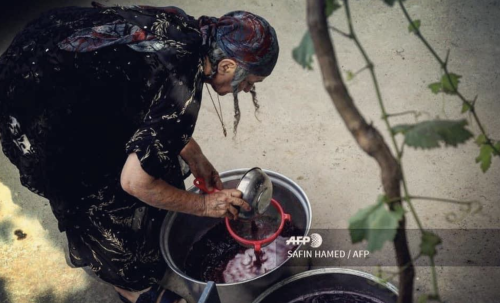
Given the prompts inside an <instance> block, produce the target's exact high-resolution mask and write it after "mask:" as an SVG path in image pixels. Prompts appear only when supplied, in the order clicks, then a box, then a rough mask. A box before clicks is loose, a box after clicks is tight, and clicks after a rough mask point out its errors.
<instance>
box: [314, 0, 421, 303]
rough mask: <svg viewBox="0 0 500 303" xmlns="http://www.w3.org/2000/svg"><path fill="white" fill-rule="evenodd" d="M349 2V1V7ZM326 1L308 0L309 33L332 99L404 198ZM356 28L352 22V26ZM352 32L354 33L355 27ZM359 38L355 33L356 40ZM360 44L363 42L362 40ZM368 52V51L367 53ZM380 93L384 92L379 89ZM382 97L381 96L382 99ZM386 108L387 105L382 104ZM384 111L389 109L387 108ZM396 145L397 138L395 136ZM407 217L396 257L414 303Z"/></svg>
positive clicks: (405, 295)
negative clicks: (349, 71)
mask: <svg viewBox="0 0 500 303" xmlns="http://www.w3.org/2000/svg"><path fill="white" fill-rule="evenodd" d="M347 3H348V2H347V1H346V6H347V5H348V4H347ZM324 7H325V2H324V0H308V1H307V24H308V27H309V32H310V34H311V38H312V41H313V44H314V49H315V52H316V56H317V59H318V62H319V66H320V69H321V73H322V76H323V83H324V86H325V89H326V91H327V92H328V94H329V96H330V99H331V101H332V103H333V105H334V106H335V108H336V109H337V111H338V113H339V114H340V116H341V118H342V120H343V121H344V123H345V125H346V127H347V129H348V130H349V131H350V132H351V134H352V136H353V137H354V138H355V139H356V142H357V143H358V145H359V146H360V147H361V149H363V151H365V152H366V153H367V154H368V155H370V156H371V157H373V158H374V159H375V161H377V163H378V165H379V166H380V170H381V178H382V185H383V187H384V191H385V193H386V195H387V197H388V198H389V199H390V198H395V197H401V190H400V183H401V176H402V174H401V167H400V163H399V161H398V159H396V158H395V157H394V156H393V154H392V153H391V150H390V148H389V146H388V145H387V144H386V142H385V141H384V138H383V137H382V135H381V134H380V133H379V132H378V130H377V129H376V128H375V127H373V126H372V125H371V124H369V123H367V122H366V120H365V118H364V117H363V116H362V115H361V113H360V112H359V110H358V109H357V107H356V106H355V105H354V101H353V100H352V98H351V96H350V95H349V92H348V91H347V88H346V86H345V84H344V82H343V80H342V76H341V72H340V68H339V65H338V63H337V59H336V55H335V50H334V44H333V43H332V40H331V37H330V33H329V27H328V23H327V20H326V16H325V12H324ZM350 28H351V29H352V25H351V26H350ZM350 34H351V35H352V34H353V31H352V30H351V32H350ZM354 38H355V37H354V36H353V39H354ZM358 43H359V42H358ZM365 55H366V54H365ZM367 65H368V66H369V69H370V71H371V73H372V74H373V64H371V61H368V63H367ZM377 92H378V95H379V96H380V91H377ZM379 100H381V99H379ZM381 106H382V107H383V104H381ZM384 114H386V113H385V109H384ZM392 140H393V144H395V143H396V142H395V139H394V137H393V138H392ZM398 204H399V206H400V205H401V202H399V203H398V202H395V203H392V204H391V205H390V207H391V208H394V207H396V206H397V205H398ZM405 225H406V220H405V217H404V216H403V218H402V219H401V220H400V221H399V226H398V229H397V231H396V236H395V238H394V240H393V243H394V247H395V250H396V260H397V264H398V267H399V268H403V267H404V266H405V265H407V264H409V265H407V267H405V268H404V270H403V271H402V273H401V275H400V279H399V291H400V295H399V297H398V302H400V303H403V302H404V303H411V302H413V295H412V294H413V284H414V276H415V268H414V266H413V263H412V260H411V254H410V250H409V247H408V241H407V238H406V230H405Z"/></svg>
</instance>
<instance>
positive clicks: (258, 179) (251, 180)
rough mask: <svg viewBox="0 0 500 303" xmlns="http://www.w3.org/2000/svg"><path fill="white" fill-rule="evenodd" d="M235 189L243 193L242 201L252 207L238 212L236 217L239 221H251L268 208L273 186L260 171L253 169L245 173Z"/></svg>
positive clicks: (267, 177)
mask: <svg viewBox="0 0 500 303" xmlns="http://www.w3.org/2000/svg"><path fill="white" fill-rule="evenodd" d="M236 188H237V189H238V190H239V191H241V192H242V193H243V196H242V199H243V200H245V201H247V202H248V204H250V206H251V207H252V209H251V210H249V211H244V210H240V212H239V215H238V216H239V217H240V218H241V219H246V220H249V219H253V218H254V217H256V216H259V215H262V214H263V213H264V212H266V210H267V209H268V208H269V205H270V204H271V199H272V197H273V184H272V182H271V179H270V178H269V176H268V175H267V174H266V173H265V172H264V171H263V170H262V169H260V168H258V167H254V168H252V169H250V170H249V171H247V172H246V173H245V174H244V175H243V177H241V179H240V182H239V183H238V186H237V187H236Z"/></svg>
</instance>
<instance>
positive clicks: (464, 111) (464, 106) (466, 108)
mask: <svg viewBox="0 0 500 303" xmlns="http://www.w3.org/2000/svg"><path fill="white" fill-rule="evenodd" d="M470 109H471V106H470V105H469V104H468V103H465V102H464V104H463V105H462V110H461V113H462V114H465V113H466V112H468V111H470Z"/></svg>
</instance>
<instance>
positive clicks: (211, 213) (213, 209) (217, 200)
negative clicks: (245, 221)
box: [203, 189, 251, 220]
mask: <svg viewBox="0 0 500 303" xmlns="http://www.w3.org/2000/svg"><path fill="white" fill-rule="evenodd" d="M241 195H242V194H241V192H240V191H239V190H237V189H223V190H221V191H219V192H215V193H212V194H207V195H205V196H204V197H205V209H204V212H203V216H204V217H215V218H224V217H228V218H230V219H234V220H236V219H237V218H238V209H237V208H236V207H235V206H237V207H238V208H239V207H242V208H243V209H244V210H246V211H249V210H250V209H251V207H250V205H249V204H248V203H247V202H245V201H244V200H242V199H241Z"/></svg>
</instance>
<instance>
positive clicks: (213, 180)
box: [181, 138, 223, 191]
mask: <svg viewBox="0 0 500 303" xmlns="http://www.w3.org/2000/svg"><path fill="white" fill-rule="evenodd" d="M181 157H182V158H183V159H184V160H185V161H186V162H187V164H188V165H189V169H190V170H191V173H193V175H194V177H195V178H202V179H203V180H205V184H206V185H207V189H208V191H212V190H213V189H214V187H215V188H217V189H219V190H222V188H223V185H222V181H221V179H220V177H219V173H218V172H217V170H215V168H214V166H213V165H212V163H210V161H208V159H207V158H206V157H205V155H204V154H203V153H202V152H201V148H200V146H199V145H198V143H196V141H195V140H194V139H193V138H191V140H190V141H189V143H188V144H187V145H186V146H185V147H184V149H183V150H182V151H181Z"/></svg>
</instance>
